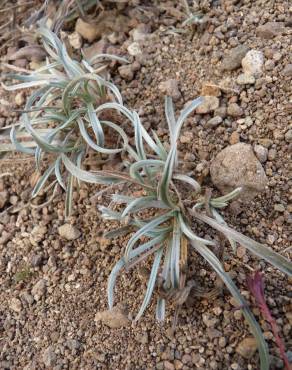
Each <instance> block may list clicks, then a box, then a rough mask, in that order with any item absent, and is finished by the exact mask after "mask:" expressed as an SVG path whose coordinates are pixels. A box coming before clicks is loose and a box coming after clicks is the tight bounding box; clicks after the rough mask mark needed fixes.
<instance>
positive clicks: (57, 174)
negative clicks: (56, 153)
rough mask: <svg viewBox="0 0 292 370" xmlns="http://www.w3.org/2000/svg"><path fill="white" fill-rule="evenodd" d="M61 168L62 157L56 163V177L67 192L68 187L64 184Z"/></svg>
mask: <svg viewBox="0 0 292 370" xmlns="http://www.w3.org/2000/svg"><path fill="white" fill-rule="evenodd" d="M60 166H61V157H58V158H57V160H56V162H55V175H56V179H57V180H58V183H59V184H60V185H61V187H62V188H63V189H64V190H65V191H66V185H65V184H64V181H63V179H62V175H61V170H60Z"/></svg>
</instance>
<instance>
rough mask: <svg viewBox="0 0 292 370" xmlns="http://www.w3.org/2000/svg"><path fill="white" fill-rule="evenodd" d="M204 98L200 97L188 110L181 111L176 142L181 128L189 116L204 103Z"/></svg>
mask: <svg viewBox="0 0 292 370" xmlns="http://www.w3.org/2000/svg"><path fill="white" fill-rule="evenodd" d="M203 100H204V99H203V98H202V97H199V98H197V99H195V100H193V101H192V102H191V103H190V104H189V105H188V106H187V107H186V108H184V109H183V110H182V111H181V114H180V115H179V117H178V119H177V123H176V131H175V140H177V139H178V137H179V134H180V130H181V127H182V125H183V123H184V121H185V119H186V118H187V116H188V115H189V114H191V113H192V112H193V111H194V110H195V109H196V108H197V107H198V106H199V105H200V104H202V102H203Z"/></svg>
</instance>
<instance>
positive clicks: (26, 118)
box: [6, 29, 292, 370]
mask: <svg viewBox="0 0 292 370" xmlns="http://www.w3.org/2000/svg"><path fill="white" fill-rule="evenodd" d="M40 34H41V35H42V37H43V40H44V47H45V49H46V51H47V53H48V55H49V58H48V59H49V60H48V62H47V65H46V66H45V67H43V68H42V69H40V70H38V71H36V72H34V73H31V74H29V75H28V76H19V75H12V76H11V77H12V78H16V79H19V80H21V81H23V82H22V83H21V84H19V85H14V86H9V87H6V88H7V89H9V90H16V89H18V88H26V87H35V86H41V88H40V89H39V90H37V91H36V92H34V93H33V94H32V95H31V96H30V97H29V98H28V100H27V103H26V106H25V111H24V113H23V116H22V120H21V124H20V125H19V127H18V132H19V131H21V130H26V131H27V132H28V133H29V134H30V135H31V136H32V138H33V139H34V141H35V143H36V148H35V149H31V148H26V147H25V146H23V145H22V144H21V143H20V142H19V141H18V140H17V134H16V129H15V128H13V129H12V132H11V139H12V142H13V143H14V145H15V148H16V149H17V150H19V151H23V152H26V153H31V154H34V155H35V158H36V164H37V167H38V168H40V163H41V159H42V156H43V154H44V153H49V154H50V155H51V157H50V160H49V167H48V168H47V169H46V171H45V173H44V174H43V175H42V176H41V177H40V179H39V180H38V182H37V184H36V186H35V188H34V191H33V195H34V196H36V195H37V194H38V193H39V191H40V190H41V189H42V188H43V186H44V184H45V183H46V181H47V180H48V179H49V178H51V176H52V175H55V180H54V181H53V182H52V184H53V186H57V184H58V186H61V187H62V188H64V189H65V190H66V194H67V196H66V204H67V209H68V210H70V204H71V198H72V189H73V181H74V179H77V180H81V181H86V182H89V183H95V184H103V185H108V187H107V188H105V189H104V191H105V192H107V193H109V192H112V193H113V194H112V196H111V203H110V204H109V205H108V206H107V207H106V206H100V207H99V209H100V211H101V213H102V216H103V217H104V218H105V219H107V220H113V221H114V222H117V221H118V222H119V223H120V228H118V229H115V230H112V231H110V232H108V233H107V234H106V235H105V237H107V238H116V237H118V236H120V235H127V234H129V240H128V242H127V245H126V246H125V249H124V251H123V257H122V258H121V259H120V260H119V261H118V262H117V263H116V265H115V266H114V267H113V269H112V272H111V274H110V277H109V281H108V301H109V306H110V308H112V307H113V306H114V290H115V283H116V279H117V277H118V274H119V273H120V272H121V271H122V270H129V269H130V268H132V267H134V266H136V265H138V264H139V263H140V262H142V261H146V260H148V259H149V258H150V257H151V258H153V262H152V268H151V271H150V274H149V280H148V284H147V289H146V293H145V296H144V299H143V302H142V304H141V307H140V310H139V312H138V313H137V316H136V320H138V319H139V318H141V316H142V315H143V313H144V311H145V309H146V308H147V306H148V305H149V303H150V300H151V298H152V296H153V293H154V292H156V293H157V294H156V296H157V304H156V316H157V319H158V320H163V319H164V317H165V312H166V304H167V302H168V301H172V302H173V303H174V304H175V305H176V307H177V312H178V310H179V308H180V307H181V306H182V304H183V303H184V302H185V301H186V299H187V297H188V296H189V295H192V294H194V295H197V296H200V295H201V296H205V297H213V296H214V295H215V294H216V293H218V290H220V284H221V283H224V284H225V285H226V286H227V288H228V289H229V290H230V292H231V294H232V295H233V296H234V297H235V299H236V300H237V301H238V303H239V306H240V308H241V309H242V311H243V314H244V316H245V318H246V320H247V322H248V323H249V325H250V329H251V331H252V333H253V334H254V336H255V338H256V340H257V344H258V349H259V354H260V358H261V369H262V370H263V369H268V368H269V356H268V350H267V346H266V343H265V340H264V338H263V335H262V332H261V330H260V327H259V325H258V323H257V321H256V320H255V318H254V316H253V314H252V312H251V310H250V309H249V307H248V304H247V302H246V301H245V299H244V298H243V297H242V296H241V294H240V292H239V290H238V289H237V287H236V285H235V283H234V282H233V281H232V279H231V278H230V276H229V275H228V274H227V273H226V272H225V271H224V267H223V261H224V253H227V251H224V250H223V245H224V243H223V242H222V240H221V239H220V238H219V239H218V238H217V239H215V238H214V239H213V240H210V239H207V238H203V237H202V236H201V235H199V234H198V232H197V231H196V230H198V226H199V225H202V224H205V225H207V226H210V227H212V228H213V229H214V230H215V231H218V232H219V233H220V234H219V235H220V236H221V237H222V236H223V237H224V238H225V239H227V240H228V241H229V243H230V246H231V249H230V250H228V252H229V253H233V252H234V251H235V250H236V246H237V244H241V245H243V246H245V247H246V248H247V249H248V250H249V251H250V252H252V253H253V254H255V255H256V256H258V257H259V258H262V259H264V260H266V261H268V262H270V263H271V264H272V265H274V266H275V267H277V268H278V269H279V270H280V271H282V272H285V273H287V274H288V275H290V276H291V275H292V265H291V263H290V262H289V261H288V260H287V259H285V258H284V257H282V256H281V255H279V254H277V253H275V252H274V251H273V250H272V249H270V248H267V247H265V246H264V245H262V244H260V243H257V242H256V241H254V240H252V239H250V238H248V237H246V236H244V235H242V234H241V233H239V232H237V231H235V230H234V229H232V228H230V227H229V226H227V224H226V222H225V221H224V219H223V217H222V215H221V214H220V210H221V209H223V208H225V207H226V206H227V205H228V202H229V201H230V200H232V199H233V198H234V197H236V196H238V195H239V194H240V190H241V189H235V190H234V191H233V192H231V193H229V194H227V195H224V196H221V197H213V196H212V193H211V192H210V191H208V189H207V190H206V189H202V188H201V186H200V184H199V183H198V182H197V181H196V180H195V179H194V178H192V177H191V176H190V175H189V174H188V173H184V172H183V171H182V169H181V161H180V157H179V151H178V142H179V137H180V132H181V128H182V125H183V123H184V122H185V120H186V118H187V117H188V115H189V114H190V113H191V112H193V110H194V109H196V108H197V107H198V105H199V104H200V103H201V102H202V98H198V99H195V100H194V101H193V102H192V103H191V104H190V105H188V106H187V107H186V108H185V109H183V110H182V111H181V113H180V114H179V115H178V116H177V117H176V115H175V111H174V107H173V103H172V100H171V98H169V97H167V98H166V100H165V116H166V120H167V124H168V128H169V143H163V142H162V141H161V140H160V139H159V137H158V136H157V134H156V133H155V132H154V131H152V133H148V132H147V131H146V130H145V128H144V127H143V125H142V123H141V121H140V118H139V116H138V114H137V113H136V112H135V111H131V110H129V109H128V108H126V107H125V106H124V105H123V102H122V97H121V95H120V93H119V91H118V89H117V88H116V87H115V86H114V85H113V84H111V83H110V82H108V81H107V80H106V79H105V78H103V77H102V76H101V75H100V73H101V71H102V70H103V68H104V67H103V66H98V67H97V68H93V67H92V66H91V64H90V63H88V62H87V61H85V60H83V61H82V62H81V63H78V62H76V61H74V60H72V59H71V58H70V57H69V56H68V54H67V52H66V49H65V48H64V46H63V45H62V43H61V42H60V40H59V39H58V38H57V37H56V36H55V35H54V34H53V33H52V32H50V31H48V30H47V29H41V30H40ZM99 57H100V56H98V58H99ZM107 110H110V111H113V110H115V111H117V113H118V114H119V115H120V116H121V117H123V119H127V120H128V121H130V123H131V126H132V130H133V136H134V144H130V143H132V141H131V139H132V138H129V137H128V135H127V134H126V133H125V131H124V130H123V129H122V127H121V126H120V125H117V124H115V123H113V122H111V121H109V120H107V119H104V118H102V117H101V115H102V113H103V112H104V111H107ZM107 128H109V129H111V130H113V131H115V133H116V134H117V136H118V138H117V142H119V143H121V144H120V147H119V148H110V149H109V148H107V146H106V143H107V138H108V137H109V136H111V135H112V134H111V133H108V132H107ZM40 130H43V131H40ZM111 132H112V131H111ZM89 149H92V150H94V151H97V152H98V153H102V154H106V155H110V154H117V153H121V154H122V155H121V158H123V164H124V167H125V168H126V170H124V171H123V172H117V171H114V170H113V171H106V170H100V171H95V172H93V171H91V172H90V171H86V170H85V169H84V166H83V159H84V158H85V156H86V155H87V153H88V150H89ZM121 187H122V188H123V189H124V190H125V191H124V193H123V192H122V191H120V190H119V189H121ZM136 190H137V191H139V192H140V195H139V196H134V191H136ZM122 193H123V194H122ZM68 212H69V211H67V213H68ZM192 252H193V253H196V256H197V258H198V257H199V256H201V257H203V259H204V260H205V261H206V262H207V263H208V264H209V265H210V266H211V268H212V269H213V270H214V271H215V272H216V274H217V276H218V284H217V286H216V289H215V290H212V291H203V290H202V289H201V288H200V287H199V286H198V284H197V282H196V281H194V280H190V279H189V276H188V257H189V255H190V253H192Z"/></svg>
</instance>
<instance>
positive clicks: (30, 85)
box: [1, 81, 49, 91]
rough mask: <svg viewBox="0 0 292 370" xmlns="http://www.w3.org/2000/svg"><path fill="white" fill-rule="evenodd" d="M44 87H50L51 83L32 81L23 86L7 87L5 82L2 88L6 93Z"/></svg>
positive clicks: (22, 84)
mask: <svg viewBox="0 0 292 370" xmlns="http://www.w3.org/2000/svg"><path fill="white" fill-rule="evenodd" d="M43 85H49V82H48V81H30V82H24V83H21V84H16V85H11V86H7V85H5V84H4V83H3V82H1V86H2V88H3V89H4V90H6V91H15V90H19V89H28V88H30V87H36V86H43Z"/></svg>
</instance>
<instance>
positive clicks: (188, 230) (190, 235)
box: [178, 213, 215, 245]
mask: <svg viewBox="0 0 292 370" xmlns="http://www.w3.org/2000/svg"><path fill="white" fill-rule="evenodd" d="M178 219H179V222H180V227H181V231H182V232H183V233H184V234H185V236H186V237H187V238H189V239H191V240H195V241H197V242H200V243H203V244H206V245H215V243H214V242H212V241H210V240H207V239H203V238H200V237H199V236H197V235H196V234H194V232H193V231H192V230H191V228H190V227H189V226H188V225H187V224H186V223H185V221H184V219H183V216H182V215H181V214H180V213H179V214H178Z"/></svg>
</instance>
